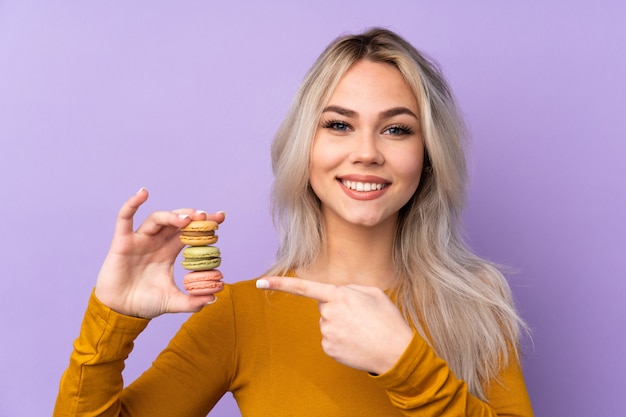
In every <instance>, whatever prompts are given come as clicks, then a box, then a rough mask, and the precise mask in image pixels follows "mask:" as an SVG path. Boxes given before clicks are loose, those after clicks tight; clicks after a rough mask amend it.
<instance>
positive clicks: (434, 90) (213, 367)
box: [55, 29, 532, 416]
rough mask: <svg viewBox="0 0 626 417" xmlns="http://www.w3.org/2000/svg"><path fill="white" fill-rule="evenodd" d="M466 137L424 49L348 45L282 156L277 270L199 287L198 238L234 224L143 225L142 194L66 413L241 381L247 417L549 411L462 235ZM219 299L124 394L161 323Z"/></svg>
mask: <svg viewBox="0 0 626 417" xmlns="http://www.w3.org/2000/svg"><path fill="white" fill-rule="evenodd" d="M461 133H462V129H461V122H460V119H459V117H458V114H457V111H456V108H455V104H454V101H453V99H452V96H451V93H450V91H449V89H448V87H447V84H446V82H445V80H444V79H443V78H442V77H441V75H440V74H439V72H438V71H437V70H436V68H435V67H434V66H433V64H431V63H430V62H429V61H428V60H426V59H425V58H424V57H423V56H422V55H420V54H419V53H418V52H417V51H416V50H415V49H414V48H413V47H412V46H411V45H410V44H408V43H407V42H406V41H404V40H403V39H402V38H400V37H399V36H397V35H396V34H394V33H392V32H390V31H387V30H383V29H373V30H370V31H368V32H366V33H363V34H361V35H355V36H346V37H342V38H339V39H337V40H336V41H335V42H333V43H332V44H331V45H330V46H329V47H328V48H327V49H326V50H325V51H324V53H323V54H322V55H321V56H320V58H319V59H318V60H317V62H316V63H315V65H314V66H313V68H312V69H311V70H310V72H309V74H308V75H307V77H306V78H305V80H304V82H303V84H302V86H301V88H300V90H299V92H298V94H297V96H296V100H295V102H294V104H293V106H292V109H291V111H290V113H289V115H288V117H287V118H286V120H285V121H284V123H283V125H282V127H281V128H280V130H279V132H278V133H277V136H276V138H275V141H274V144H273V147H272V162H273V168H274V173H275V184H274V189H273V209H274V214H275V219H276V223H277V226H278V229H279V233H280V238H281V239H280V242H281V243H280V247H279V251H278V256H277V260H276V263H275V265H274V266H273V268H271V270H270V271H269V273H268V275H267V276H266V277H263V278H262V279H259V280H257V281H256V285H255V282H254V281H245V282H240V283H236V284H233V285H227V286H226V287H225V289H224V290H223V291H222V292H221V293H220V295H219V299H217V298H216V297H215V295H213V294H211V295H206V296H202V297H191V296H186V295H184V294H183V293H182V292H180V290H179V289H178V288H177V287H176V285H175V284H174V279H173V276H172V269H173V268H172V265H173V263H174V261H175V258H176V255H177V254H178V252H179V251H180V250H181V248H182V244H181V243H180V242H179V241H178V234H179V229H180V228H181V227H184V226H185V225H187V224H188V223H189V221H191V220H194V219H205V218H210V219H213V220H215V221H218V222H222V221H223V220H224V215H223V213H215V214H211V215H207V214H205V213H204V212H198V211H195V210H191V209H188V210H180V211H176V212H155V213H153V214H151V215H150V216H149V217H148V218H147V219H146V221H145V222H144V223H143V224H142V225H141V226H140V227H139V228H138V229H137V231H136V232H133V225H132V218H133V215H134V214H135V212H136V210H137V208H138V207H139V206H140V205H141V204H143V203H144V202H145V201H146V199H147V192H146V191H145V190H140V192H139V193H138V194H137V195H135V196H133V197H132V198H131V199H130V200H129V201H128V202H127V203H126V204H125V205H124V206H123V207H122V209H121V210H120V214H119V216H118V221H117V227H116V233H115V236H114V239H113V244H112V246H111V250H110V252H109V254H108V256H107V258H106V260H105V262H104V265H103V267H102V269H101V271H100V275H99V277H98V281H97V284H96V288H95V290H94V294H93V295H92V298H91V300H90V304H89V307H88V310H87V314H86V315H85V321H84V322H83V327H82V330H81V335H80V337H79V338H78V339H77V341H76V344H75V350H74V353H73V354H72V357H71V361H70V367H69V368H68V370H67V371H66V373H65V374H64V376H63V379H62V381H61V389H60V392H59V397H58V400H57V405H56V409H55V415H59V416H60V415H115V416H116V415H151V416H160V415H164V416H165V415H168V416H169V415H176V416H204V415H206V414H207V413H208V412H209V411H210V409H211V408H212V407H213V405H214V404H215V403H216V402H217V401H218V400H219V398H220V397H221V396H222V395H223V394H224V393H225V392H228V391H230V392H232V393H233V395H234V396H235V398H236V400H237V402H238V404H239V407H240V409H241V412H242V415H244V416H266V415H273V416H281V415H285V416H294V415H296V416H302V415H324V416H333V415H336V416H352V415H353V416H392V415H409V416H448V415H449V416H459V415H463V416H495V415H507V416H531V415H532V409H531V405H530V401H529V399H528V395H527V392H526V388H525V385H524V380H523V375H522V372H521V367H520V363H519V352H518V345H519V333H520V329H521V328H523V322H522V321H521V319H520V318H519V316H518V315H517V313H516V312H515V309H514V307H513V305H512V301H511V295H510V291H509V288H508V286H507V284H506V281H505V279H504V278H503V276H502V274H501V273H500V272H499V271H498V270H497V269H496V268H494V267H493V266H492V265H490V264H489V263H488V262H485V261H483V260H481V259H479V258H478V257H476V256H474V255H473V254H472V253H471V252H470V251H469V250H468V249H467V248H466V246H465V245H464V243H463V242H462V240H461V239H460V237H459V235H458V232H457V226H458V222H459V215H460V211H461V206H462V202H463V192H464V186H465V163H464V157H463V149H462V144H461ZM264 290H268V292H265V291H264ZM207 303H210V304H211V305H208V306H205V307H204V308H203V306H204V305H205V304H207ZM200 309H201V311H200V312H199V313H197V314H194V315H192V316H191V318H190V319H189V320H188V322H187V323H185V324H184V325H183V326H182V328H181V330H180V331H179V332H178V334H177V335H176V336H175V337H174V338H173V339H172V341H171V342H170V345H169V346H168V347H167V348H166V349H165V351H164V352H163V353H162V354H161V355H160V356H159V358H158V359H157V360H156V361H155V363H154V365H153V366H152V367H151V368H150V369H149V370H148V371H147V372H146V373H145V374H144V375H142V376H141V377H140V378H138V379H137V380H136V381H135V382H133V383H132V384H131V385H130V386H128V387H127V388H124V389H123V383H122V380H121V376H120V375H121V370H122V369H123V362H124V360H125V358H126V357H127V355H128V354H129V353H130V350H131V349H132V342H133V340H134V338H135V337H136V336H137V335H138V334H139V333H140V332H141V330H143V328H145V326H146V325H147V322H148V319H151V318H153V317H156V316H158V315H160V314H163V313H166V312H176V311H197V310H200ZM132 316H134V317H132Z"/></svg>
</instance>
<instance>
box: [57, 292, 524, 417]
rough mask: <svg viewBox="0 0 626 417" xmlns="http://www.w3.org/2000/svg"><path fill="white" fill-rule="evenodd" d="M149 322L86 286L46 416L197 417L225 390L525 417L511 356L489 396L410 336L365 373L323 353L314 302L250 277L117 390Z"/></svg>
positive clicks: (244, 396) (329, 410) (264, 409)
mask: <svg viewBox="0 0 626 417" xmlns="http://www.w3.org/2000/svg"><path fill="white" fill-rule="evenodd" d="M147 324H148V320H144V319H138V318H133V317H128V316H124V315H121V314H117V313H115V312H114V311H112V310H111V309H109V308H107V307H106V306H104V305H103V304H101V303H100V302H99V301H98V300H97V299H96V297H95V296H94V295H93V294H92V296H91V299H90V301H89V305H88V308H87V311H86V313H85V319H84V321H83V325H82V328H81V332H80V336H79V337H78V338H77V339H76V341H75V343H74V351H73V353H72V355H71V357H70V364H69V367H68V369H67V370H66V371H65V373H64V374H63V377H62V379H61V384H60V390H59V394H58V398H57V402H56V406H55V409H54V414H53V415H54V416H150V417H160V416H163V417H165V416H167V417H192V416H193V417H201V416H206V415H207V413H209V411H210V410H211V408H212V407H213V406H214V405H215V403H216V402H217V401H218V400H219V399H220V397H222V395H223V394H224V393H226V392H228V391H230V392H232V393H233V395H234V397H235V399H236V400H237V403H238V405H239V408H240V410H241V413H242V415H243V416H244V417H261V416H262V417H267V416H272V417H280V416H297V417H302V416H315V417H321V416H323V417H332V416H341V417H347V416H359V417H364V416H372V417H382V416H402V415H406V416H496V415H498V416H532V409H531V405H530V401H529V398H528V395H527V392H526V387H525V384H524V379H523V375H522V372H521V369H520V366H519V365H518V364H516V363H514V364H512V365H511V366H510V367H509V368H508V369H504V370H503V371H502V374H501V378H500V379H501V383H495V382H494V383H493V384H491V388H490V389H489V404H487V403H485V402H483V401H480V400H479V399H477V398H476V397H474V396H472V395H471V394H470V393H469V392H468V390H467V385H466V384H465V383H464V382H463V381H461V380H459V379H457V378H456V377H455V376H454V375H453V374H452V372H451V371H450V369H449V368H448V366H447V364H446V363H445V362H444V361H443V360H441V359H439V358H438V357H436V356H435V354H434V353H433V350H432V349H431V348H430V347H429V346H428V344H427V343H426V342H425V341H424V340H423V339H422V338H421V337H420V336H419V335H418V334H417V333H416V334H415V335H414V337H413V340H412V342H411V343H410V345H409V347H408V348H407V350H406V351H405V353H404V355H403V356H402V357H401V358H400V360H399V361H398V363H397V364H396V365H395V366H394V368H393V369H391V370H389V371H388V372H387V373H385V374H383V375H379V376H372V375H370V374H368V373H366V372H363V371H357V370H354V369H351V368H349V367H346V366H344V365H341V364H339V363H337V362H335V361H334V360H333V359H331V358H330V357H328V356H327V355H326V354H324V352H323V351H322V349H321V346H320V340H321V336H320V332H319V311H318V308H317V302H316V301H314V300H310V299H307V298H303V297H298V296H294V295H290V294H285V293H279V292H272V293H268V292H266V291H261V290H258V289H257V288H256V287H255V284H254V281H245V282H240V283H237V284H233V285H227V286H226V287H225V289H224V291H222V292H221V293H219V295H218V300H217V302H216V303H214V304H212V305H209V306H206V307H205V308H204V309H203V310H202V311H201V312H199V313H196V314H193V315H192V316H191V317H190V318H189V320H188V321H187V322H186V323H185V324H184V325H183V326H182V327H181V329H180V331H179V332H178V333H177V335H176V336H175V337H174V338H173V339H172V341H171V342H170V344H169V346H168V347H167V348H166V349H165V350H164V351H163V352H162V353H161V354H160V355H159V357H158V358H157V359H156V361H155V362H154V364H153V366H152V367H151V368H150V369H149V370H148V371H146V372H145V373H144V374H143V375H142V376H140V377H139V378H138V379H137V380H136V381H134V382H133V383H132V384H130V385H129V386H128V387H126V388H124V387H123V381H122V377H121V373H122V369H123V366H124V360H125V359H126V358H127V356H128V355H129V353H130V351H131V350H132V347H133V341H134V339H135V338H136V337H137V336H138V335H139V333H140V332H141V331H142V330H143V329H144V328H145V327H146V325H147Z"/></svg>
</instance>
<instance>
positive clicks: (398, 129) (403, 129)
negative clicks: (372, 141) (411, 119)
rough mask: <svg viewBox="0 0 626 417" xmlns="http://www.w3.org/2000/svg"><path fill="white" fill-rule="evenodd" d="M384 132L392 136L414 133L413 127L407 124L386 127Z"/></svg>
mask: <svg viewBox="0 0 626 417" xmlns="http://www.w3.org/2000/svg"><path fill="white" fill-rule="evenodd" d="M383 133H384V134H387V135H392V136H403V135H411V134H413V129H412V128H411V127H410V126H407V125H394V126H389V127H388V128H386V129H385V130H384V131H383Z"/></svg>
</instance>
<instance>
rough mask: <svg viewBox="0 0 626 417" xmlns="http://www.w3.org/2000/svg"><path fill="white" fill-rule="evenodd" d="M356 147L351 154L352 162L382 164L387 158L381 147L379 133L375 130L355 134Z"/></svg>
mask: <svg viewBox="0 0 626 417" xmlns="http://www.w3.org/2000/svg"><path fill="white" fill-rule="evenodd" d="M353 138H354V148H353V150H352V152H351V154H350V161H351V162H352V163H360V164H364V165H382V164H383V163H384V162H385V158H384V156H383V153H382V152H381V149H380V143H379V138H378V135H377V134H376V133H375V132H363V131H362V132H361V133H360V134H358V135H354V137H353Z"/></svg>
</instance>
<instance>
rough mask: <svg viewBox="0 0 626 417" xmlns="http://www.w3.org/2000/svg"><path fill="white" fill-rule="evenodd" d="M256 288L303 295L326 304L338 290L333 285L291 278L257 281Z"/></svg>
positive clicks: (272, 278) (265, 278)
mask: <svg viewBox="0 0 626 417" xmlns="http://www.w3.org/2000/svg"><path fill="white" fill-rule="evenodd" d="M256 287H257V288H260V289H264V290H276V291H282V292H286V293H290V294H295V295H301V296H303V297H308V298H313V299H315V300H317V301H321V302H324V303H325V302H328V301H330V300H331V298H333V295H334V294H335V293H336V290H337V287H336V286H335V285H332V284H324V283H322V282H316V281H309V280H306V279H301V278H291V277H263V278H261V279H258V280H257V281H256Z"/></svg>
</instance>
